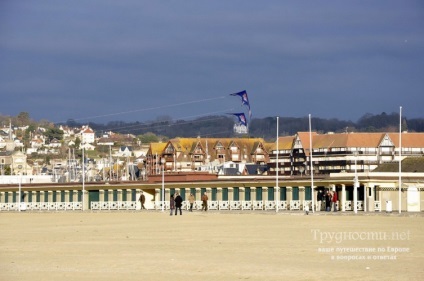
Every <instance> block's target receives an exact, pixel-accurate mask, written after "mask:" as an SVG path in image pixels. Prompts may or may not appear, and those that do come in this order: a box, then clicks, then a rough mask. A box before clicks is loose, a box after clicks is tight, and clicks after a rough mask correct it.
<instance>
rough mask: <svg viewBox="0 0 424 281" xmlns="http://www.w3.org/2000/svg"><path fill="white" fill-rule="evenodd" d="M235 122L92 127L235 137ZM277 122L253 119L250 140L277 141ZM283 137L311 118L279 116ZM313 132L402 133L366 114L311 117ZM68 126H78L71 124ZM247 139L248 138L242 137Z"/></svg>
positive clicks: (390, 119)
mask: <svg viewBox="0 0 424 281" xmlns="http://www.w3.org/2000/svg"><path fill="white" fill-rule="evenodd" d="M402 120H403V122H402V130H408V131H410V132H424V119H423V118H420V119H407V118H403V119H402ZM235 122H236V121H235V119H234V118H233V117H229V116H208V117H202V118H197V119H195V120H189V121H186V120H175V121H174V120H172V119H171V118H170V117H161V118H158V119H157V120H155V121H151V122H145V123H143V122H135V123H125V122H120V121H117V122H109V123H108V124H106V125H105V124H95V123H89V125H90V126H91V127H92V128H93V129H95V130H96V131H97V132H101V131H109V130H112V131H115V132H119V133H131V134H134V135H140V134H145V133H148V132H151V133H154V134H156V135H162V136H166V137H168V138H174V137H197V136H202V137H234V136H236V135H235V134H234V132H233V125H234V123H235ZM276 123H277V119H276V118H275V117H266V118H254V119H253V120H252V121H251V122H250V124H249V137H261V138H264V139H266V140H273V139H275V135H276V127H277V126H276V125H277V124H276ZM279 123H280V124H279V132H280V135H293V134H295V133H297V132H300V131H308V130H309V120H308V117H302V118H294V117H280V118H279ZM311 123H312V130H313V131H317V132H320V133H327V132H335V133H339V132H397V131H399V114H397V113H392V114H386V113H384V112H383V113H381V114H379V115H372V114H366V115H364V116H363V117H361V118H360V119H359V120H358V121H357V122H352V121H343V120H338V119H323V118H317V117H314V118H312V122H311ZM67 125H70V126H73V125H77V124H75V123H74V122H68V123H67ZM240 137H247V136H240Z"/></svg>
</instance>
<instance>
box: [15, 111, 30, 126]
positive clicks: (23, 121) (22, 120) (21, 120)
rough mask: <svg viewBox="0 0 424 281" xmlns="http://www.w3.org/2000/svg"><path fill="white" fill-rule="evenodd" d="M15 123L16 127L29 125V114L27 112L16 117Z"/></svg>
mask: <svg viewBox="0 0 424 281" xmlns="http://www.w3.org/2000/svg"><path fill="white" fill-rule="evenodd" d="M16 119H17V122H18V126H21V127H22V126H26V125H28V124H29V123H30V121H31V119H30V118H29V113H28V112H21V113H19V114H18V116H17V117H16Z"/></svg>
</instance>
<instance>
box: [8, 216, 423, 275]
mask: <svg viewBox="0 0 424 281" xmlns="http://www.w3.org/2000/svg"><path fill="white" fill-rule="evenodd" d="M0 227H1V238H0V280H335V279H338V280H340V279H350V280H422V278H423V274H424V266H423V260H424V243H422V241H423V240H424V216H423V215H422V214H416V215H413V214H404V215H400V216H399V215H397V214H378V215H375V214H372V215H364V214H361V215H359V214H358V215H356V216H355V215H353V214H350V215H346V214H325V213H321V214H310V215H305V214H304V213H301V212H299V213H278V214H275V213H273V212H243V213H241V212H240V213H237V212H200V211H196V212H193V213H189V212H184V213H183V215H182V216H180V215H178V216H170V215H169V213H168V212H165V213H162V212H157V211H143V212H140V211H139V212H54V213H53V212H52V213H49V212H21V213H5V212H4V213H0Z"/></svg>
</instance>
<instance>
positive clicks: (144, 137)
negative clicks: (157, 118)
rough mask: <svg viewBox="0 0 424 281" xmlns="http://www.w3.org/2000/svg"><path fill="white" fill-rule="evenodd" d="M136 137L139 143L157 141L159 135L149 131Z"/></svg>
mask: <svg viewBox="0 0 424 281" xmlns="http://www.w3.org/2000/svg"><path fill="white" fill-rule="evenodd" d="M138 139H139V140H140V141H141V143H144V144H147V143H152V142H159V137H158V136H157V135H155V134H154V133H150V132H149V133H145V134H142V135H139V136H138Z"/></svg>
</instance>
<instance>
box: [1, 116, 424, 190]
mask: <svg viewBox="0 0 424 281" xmlns="http://www.w3.org/2000/svg"><path fill="white" fill-rule="evenodd" d="M27 129H28V126H24V127H14V126H12V125H11V124H9V126H7V127H6V126H5V127H3V128H1V129H0V175H1V176H2V177H1V182H2V183H12V182H13V181H15V180H16V177H13V176H18V175H21V176H26V177H28V176H30V178H31V182H34V183H37V182H81V181H82V180H83V171H84V180H85V181H87V182H96V181H105V182H107V181H146V180H148V178H149V176H153V175H158V174H161V173H162V172H164V173H187V172H207V173H211V174H217V175H231V176H246V175H262V176H266V175H276V174H277V172H278V175H281V176H306V175H310V171H311V167H312V170H313V171H314V174H317V175H320V174H321V175H328V174H330V173H352V172H354V171H357V172H369V171H373V170H375V169H378V168H379V166H381V165H382V164H389V163H393V162H398V161H399V159H400V158H399V157H401V159H402V160H403V159H405V158H416V157H420V158H422V157H423V155H424V133H409V132H404V133H402V134H401V136H399V133H331V132H329V133H326V134H318V133H317V132H298V133H297V134H295V135H293V136H282V137H279V138H278V142H267V141H265V140H264V139H262V138H245V137H243V138H201V137H198V138H174V139H171V140H168V141H163V142H152V143H142V142H141V141H140V140H139V139H138V138H137V136H135V135H130V134H125V135H123V134H118V133H114V132H111V131H110V132H104V133H98V132H95V131H94V130H93V129H91V128H90V127H89V126H88V125H83V126H82V127H78V128H71V127H68V126H64V125H61V126H59V127H58V128H57V129H58V130H59V131H60V135H61V136H60V137H59V138H51V139H49V138H48V137H47V136H46V130H47V129H45V128H42V127H38V128H37V129H36V130H35V132H34V133H33V134H31V136H30V138H29V140H28V143H27V145H25V144H24V142H23V138H22V132H25V131H26V130H27ZM310 137H312V140H310ZM310 144H312V147H311V146H310ZM82 159H84V160H82ZM277 159H278V160H277ZM311 159H313V161H311ZM82 163H84V169H83V165H82ZM380 169H381V167H380ZM6 176H10V177H9V178H8V177H6ZM13 178H15V180H13Z"/></svg>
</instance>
